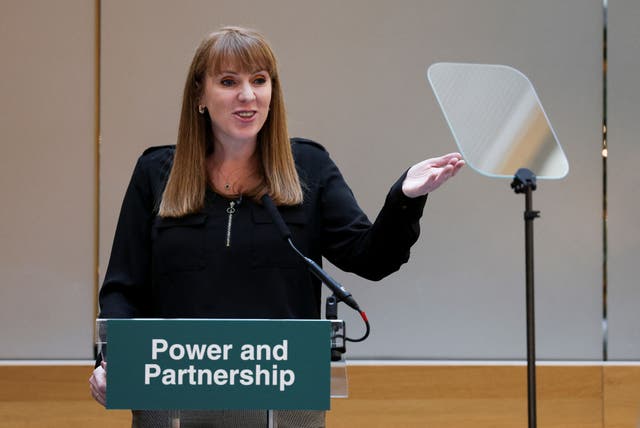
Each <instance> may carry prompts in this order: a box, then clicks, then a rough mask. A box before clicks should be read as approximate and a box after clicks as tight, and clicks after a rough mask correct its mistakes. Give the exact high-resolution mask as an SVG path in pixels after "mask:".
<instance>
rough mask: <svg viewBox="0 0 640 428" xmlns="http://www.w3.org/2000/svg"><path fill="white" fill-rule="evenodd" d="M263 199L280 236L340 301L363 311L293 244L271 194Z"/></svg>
mask: <svg viewBox="0 0 640 428" xmlns="http://www.w3.org/2000/svg"><path fill="white" fill-rule="evenodd" d="M261 200H262V206H264V208H265V209H266V210H267V211H268V212H269V215H270V216H271V218H272V219H273V223H274V224H275V226H276V228H277V229H278V232H280V236H282V239H284V240H285V241H287V242H288V243H289V246H291V248H292V249H293V251H295V252H296V254H297V255H299V256H300V257H301V258H302V260H304V261H305V263H306V264H307V267H308V268H309V270H310V271H311V273H312V274H313V275H314V276H315V277H316V278H318V279H319V280H320V281H322V282H323V283H324V284H325V285H326V286H327V287H329V288H330V289H331V291H332V292H333V294H335V296H336V297H337V299H338V301H342V302H344V303H346V304H347V305H349V306H350V307H352V308H353V309H355V310H356V311H358V312H362V311H361V310H360V307H359V306H358V304H357V303H356V301H355V299H354V298H353V297H352V296H351V293H349V292H348V291H347V290H346V289H345V288H344V287H343V286H342V285H340V284H338V282H337V281H336V280H335V279H333V278H331V277H330V276H329V274H328V273H327V272H325V271H324V270H323V269H322V268H321V267H320V266H318V264H317V263H316V262H314V261H313V260H311V259H310V258H309V257H306V256H305V255H304V254H302V253H301V252H300V250H298V249H297V248H296V246H295V245H293V242H291V231H290V230H289V228H288V227H287V224H286V223H285V222H284V220H283V218H282V216H281V215H280V212H279V211H278V208H276V206H275V204H274V203H273V200H272V199H271V196H269V195H268V194H265V195H264V196H263V197H262V199H261Z"/></svg>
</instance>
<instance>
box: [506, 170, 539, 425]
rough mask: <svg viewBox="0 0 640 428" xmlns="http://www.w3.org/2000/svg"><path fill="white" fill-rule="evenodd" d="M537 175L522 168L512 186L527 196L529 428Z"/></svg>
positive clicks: (533, 378) (532, 394)
mask: <svg viewBox="0 0 640 428" xmlns="http://www.w3.org/2000/svg"><path fill="white" fill-rule="evenodd" d="M536 187H537V185H536V176H535V174H534V173H533V172H531V171H530V170H528V169H526V168H520V169H519V170H518V171H517V172H516V175H515V177H514V178H513V182H512V183H511V188H512V189H513V190H514V191H515V192H516V193H523V194H524V196H525V209H524V240H525V264H526V294H527V299H526V300H527V302H526V304H527V398H528V416H529V428H535V427H536V332H535V307H534V303H535V302H534V289H533V220H535V219H536V218H537V217H540V211H534V210H533V209H532V194H533V191H534V190H536Z"/></svg>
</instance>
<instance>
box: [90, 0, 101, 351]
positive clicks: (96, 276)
mask: <svg viewBox="0 0 640 428" xmlns="http://www.w3.org/2000/svg"><path fill="white" fill-rule="evenodd" d="M94 8H95V10H94V23H95V25H94V27H95V37H94V40H95V46H94V48H95V56H94V68H95V71H94V73H95V74H94V80H95V82H94V99H95V105H94V123H95V129H94V151H93V152H94V171H95V173H94V199H93V207H94V213H95V215H94V221H93V238H94V239H93V242H94V247H93V265H94V272H93V307H94V308H95V313H96V317H97V314H98V289H99V288H100V143H101V137H100V135H101V132H100V131H101V128H100V45H101V28H100V23H101V8H102V2H101V0H95V3H94ZM93 328H94V335H93V337H95V323H94V327H93ZM92 346H94V348H95V344H93V343H92Z"/></svg>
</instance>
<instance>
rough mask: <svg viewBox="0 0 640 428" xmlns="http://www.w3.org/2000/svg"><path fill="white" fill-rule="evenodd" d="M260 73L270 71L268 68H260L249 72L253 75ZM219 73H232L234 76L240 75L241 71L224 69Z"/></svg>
mask: <svg viewBox="0 0 640 428" xmlns="http://www.w3.org/2000/svg"><path fill="white" fill-rule="evenodd" d="M258 73H268V71H267V70H265V69H260V70H256V71H252V72H251V73H249V74H250V75H253V74H258ZM219 74H232V75H234V76H237V75H239V74H240V73H238V72H237V71H233V70H222V71H220V73H219Z"/></svg>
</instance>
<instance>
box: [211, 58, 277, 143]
mask: <svg viewBox="0 0 640 428" xmlns="http://www.w3.org/2000/svg"><path fill="white" fill-rule="evenodd" d="M270 102H271V77H270V76H269V73H268V72H266V71H264V70H257V71H254V72H252V73H248V72H244V71H239V70H238V69H235V68H232V67H223V70H222V72H221V73H220V74H216V75H210V74H209V73H207V77H206V83H205V89H204V94H203V96H202V100H201V104H203V105H205V106H206V107H207V110H208V111H209V116H210V117H211V123H212V125H213V135H214V138H215V139H216V141H217V142H219V143H231V144H234V143H247V142H255V141H256V137H257V135H258V131H260V129H262V126H263V125H264V123H265V121H266V120H267V116H268V114H269V104H270Z"/></svg>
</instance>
